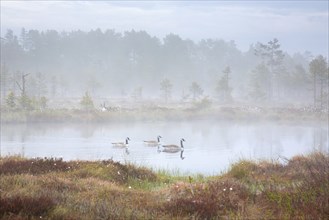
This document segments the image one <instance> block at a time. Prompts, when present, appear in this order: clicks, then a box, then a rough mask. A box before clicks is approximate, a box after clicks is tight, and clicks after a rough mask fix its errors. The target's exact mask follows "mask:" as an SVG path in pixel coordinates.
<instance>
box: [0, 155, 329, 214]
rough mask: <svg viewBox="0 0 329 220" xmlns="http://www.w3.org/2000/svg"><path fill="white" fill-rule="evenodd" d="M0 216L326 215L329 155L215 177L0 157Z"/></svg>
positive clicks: (236, 168) (254, 165)
mask: <svg viewBox="0 0 329 220" xmlns="http://www.w3.org/2000/svg"><path fill="white" fill-rule="evenodd" d="M0 177H1V178H0V191H1V198H0V218H2V219H27V218H29V219H40V218H50V219H128V218H129V219H191V218H196V219H222V218H223V219H226V218H233V219H236V218H239V219H295V218H298V219H326V217H327V216H328V215H329V201H328V198H329V157H328V155H327V154H322V153H312V154H310V155H308V156H295V157H293V158H292V159H290V160H286V161H285V162H284V163H277V162H275V161H272V162H269V161H259V162H253V161H247V160H241V161H240V162H237V163H235V164H233V165H232V167H231V168H230V169H229V170H228V171H227V172H226V173H223V174H221V175H218V176H209V177H205V176H201V175H195V176H180V175H173V174H169V173H166V172H163V171H152V170H149V169H146V168H144V167H137V166H134V165H131V164H120V163H117V162H115V161H112V160H106V161H93V162H92V161H63V160H61V159H56V158H36V159H27V158H21V157H2V158H1V159H0Z"/></svg>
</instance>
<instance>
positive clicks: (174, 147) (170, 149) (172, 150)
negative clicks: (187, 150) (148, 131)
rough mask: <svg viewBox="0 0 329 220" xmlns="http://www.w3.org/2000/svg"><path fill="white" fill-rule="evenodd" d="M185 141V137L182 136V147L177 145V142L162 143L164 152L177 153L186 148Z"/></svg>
mask: <svg viewBox="0 0 329 220" xmlns="http://www.w3.org/2000/svg"><path fill="white" fill-rule="evenodd" d="M183 141H185V139H184V138H182V139H181V140H180V147H179V146H178V145H175V144H169V145H162V148H163V150H162V152H166V153H177V152H179V151H182V150H184V146H183Z"/></svg>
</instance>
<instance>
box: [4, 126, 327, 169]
mask: <svg viewBox="0 0 329 220" xmlns="http://www.w3.org/2000/svg"><path fill="white" fill-rule="evenodd" d="M1 128H2V129H1V156H5V155H18V154H19V155H22V156H25V157H29V158H32V157H62V158H63V159H64V160H106V159H113V160H115V161H120V162H123V163H126V162H127V163H134V164H139V165H144V166H147V167H150V168H153V169H155V170H158V169H165V170H168V171H171V172H177V171H179V172H180V173H182V174H188V173H189V174H195V173H202V174H205V175H213V174H219V173H220V172H223V171H225V170H227V169H228V168H229V167H230V165H231V164H232V163H234V162H236V161H238V160H240V159H255V160H260V159H270V160H275V161H279V162H284V161H285V160H284V159H282V158H291V157H293V156H295V155H299V154H308V153H310V152H313V151H315V150H316V151H322V152H328V148H329V146H328V135H327V134H328V126H327V125H319V124H318V123H311V124H298V123H297V124H296V123H294V124H292V123H275V122H262V123H259V122H253V123H250V122H248V123H247V122H224V121H218V122H217V121H213V120H201V121H200V120H198V121H197V120H195V121H180V122H174V121H170V122H127V123H122V122H120V123H109V124H5V125H2V126H1ZM157 135H161V136H162V137H163V139H162V142H163V143H164V144H177V145H179V140H180V139H181V138H185V140H186V142H185V144H184V147H185V149H184V151H183V153H182V154H181V153H180V152H178V153H165V152H158V150H157V147H150V146H146V145H145V144H144V143H143V140H153V139H156V136H157ZM126 137H130V139H131V141H130V143H129V149H128V151H126V150H125V149H124V148H123V149H120V148H115V147H113V146H112V144H111V142H117V141H120V142H122V141H124V140H125V138H126Z"/></svg>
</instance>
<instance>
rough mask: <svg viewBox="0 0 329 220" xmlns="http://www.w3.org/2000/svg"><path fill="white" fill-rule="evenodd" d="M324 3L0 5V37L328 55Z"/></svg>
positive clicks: (2, 3) (34, 3)
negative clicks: (51, 35) (113, 38)
mask: <svg viewBox="0 0 329 220" xmlns="http://www.w3.org/2000/svg"><path fill="white" fill-rule="evenodd" d="M328 22H329V21H328V0H323V1H263V2H261V1H121V2H115V1H3V0H1V36H3V35H4V34H5V32H6V30H7V29H8V28H9V29H12V30H14V31H15V33H17V34H19V32H20V29H21V28H22V27H25V28H26V29H38V30H47V29H55V30H57V31H63V30H65V31H70V30H78V29H80V30H84V31H89V30H91V29H97V28H101V29H102V30H106V29H114V30H115V31H117V32H123V31H126V30H131V29H134V30H136V31H138V30H145V31H146V32H148V33H149V34H150V35H152V36H157V37H159V38H161V39H162V38H163V37H164V36H165V35H167V34H169V33H174V34H178V35H180V36H181V37H182V38H183V39H187V38H188V39H191V40H194V41H195V42H197V41H199V40H200V39H202V38H213V39H223V40H226V41H230V40H234V41H235V42H236V44H237V47H238V48H239V49H241V50H242V51H246V50H247V49H248V48H249V45H250V44H253V43H256V42H258V41H259V42H262V43H267V42H268V41H270V40H272V39H273V38H274V37H276V38H278V39H279V41H280V42H281V47H282V49H283V50H285V51H288V52H289V53H294V52H304V51H306V50H308V51H311V52H312V53H313V54H314V55H317V54H323V55H325V56H327V57H328V35H329V34H328V26H329V24H328Z"/></svg>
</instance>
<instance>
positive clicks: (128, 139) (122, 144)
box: [112, 137, 130, 147]
mask: <svg viewBox="0 0 329 220" xmlns="http://www.w3.org/2000/svg"><path fill="white" fill-rule="evenodd" d="M128 141H130V138H129V137H127V138H126V143H124V142H114V143H112V145H113V147H128V146H129V144H128Z"/></svg>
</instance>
